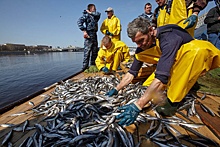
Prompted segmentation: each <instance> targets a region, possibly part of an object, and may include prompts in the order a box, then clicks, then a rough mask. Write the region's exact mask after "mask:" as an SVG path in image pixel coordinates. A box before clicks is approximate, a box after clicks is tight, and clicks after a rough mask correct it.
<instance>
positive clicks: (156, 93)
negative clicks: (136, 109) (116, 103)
mask: <svg viewBox="0 0 220 147" xmlns="http://www.w3.org/2000/svg"><path fill="white" fill-rule="evenodd" d="M164 88H165V86H164V84H163V83H162V82H161V81H160V80H158V79H156V78H155V79H154V80H153V82H152V83H151V85H150V86H149V87H148V88H147V90H146V91H145V93H144V95H143V96H142V97H141V98H140V99H138V101H137V102H136V103H137V104H138V105H139V106H140V107H141V108H143V107H144V106H145V105H146V104H147V103H149V101H151V102H152V103H153V104H154V105H157V104H159V103H160V102H162V101H163V100H164V99H165V98H166V95H165V94H164V93H163V92H164Z"/></svg>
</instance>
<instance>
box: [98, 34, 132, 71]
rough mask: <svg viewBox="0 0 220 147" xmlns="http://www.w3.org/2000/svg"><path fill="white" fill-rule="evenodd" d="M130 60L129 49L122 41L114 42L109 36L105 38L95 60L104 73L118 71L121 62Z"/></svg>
mask: <svg viewBox="0 0 220 147" xmlns="http://www.w3.org/2000/svg"><path fill="white" fill-rule="evenodd" d="M129 59H130V54H129V48H128V46H127V45H126V44H125V43H124V42H122V41H114V42H112V40H111V38H110V37H109V36H107V35H106V36H104V37H103V39H102V43H101V46H100V50H99V52H98V57H97V58H96V60H95V63H96V66H97V68H98V69H99V70H102V71H103V72H104V73H106V74H107V73H109V72H111V71H116V70H117V69H118V67H119V65H120V63H121V62H128V61H129Z"/></svg>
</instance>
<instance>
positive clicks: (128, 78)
mask: <svg viewBox="0 0 220 147" xmlns="http://www.w3.org/2000/svg"><path fill="white" fill-rule="evenodd" d="M133 79H134V76H133V75H132V74H130V73H129V72H127V73H126V74H125V76H124V77H123V78H122V80H121V82H120V83H119V84H118V85H117V87H116V90H117V91H119V90H121V89H122V88H123V87H124V86H127V85H128V84H129V83H130V82H131V81H132V80H133Z"/></svg>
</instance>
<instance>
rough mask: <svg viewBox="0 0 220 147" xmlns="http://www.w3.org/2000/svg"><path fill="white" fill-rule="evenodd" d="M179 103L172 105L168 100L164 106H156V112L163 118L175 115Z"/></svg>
mask: <svg viewBox="0 0 220 147" xmlns="http://www.w3.org/2000/svg"><path fill="white" fill-rule="evenodd" d="M178 105H179V103H172V102H171V101H170V100H169V99H168V98H167V99H166V100H165V103H164V105H162V106H157V107H156V111H157V112H158V113H159V114H161V115H163V116H173V115H174V114H175V113H176V110H177V107H178Z"/></svg>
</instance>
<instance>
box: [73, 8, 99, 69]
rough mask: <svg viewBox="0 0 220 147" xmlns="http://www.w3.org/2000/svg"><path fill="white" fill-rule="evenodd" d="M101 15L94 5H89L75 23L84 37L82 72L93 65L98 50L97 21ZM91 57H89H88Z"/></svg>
mask: <svg viewBox="0 0 220 147" xmlns="http://www.w3.org/2000/svg"><path fill="white" fill-rule="evenodd" d="M100 15H101V13H99V12H97V11H96V6H95V5H94V4H89V5H88V6H87V10H84V11H83V16H81V17H80V18H79V20H78V21H77V24H78V27H79V29H80V30H81V31H82V32H83V37H84V39H85V40H84V57H83V67H82V70H83V71H84V70H86V69H87V68H88V67H89V59H90V65H95V59H96V57H97V54H98V51H99V48H98V41H97V31H98V21H99V19H100ZM90 56H91V57H90Z"/></svg>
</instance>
